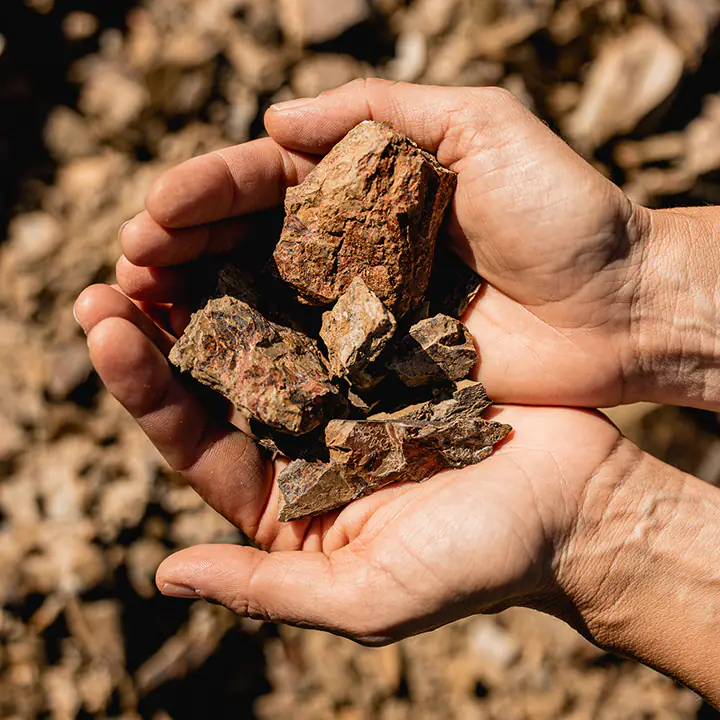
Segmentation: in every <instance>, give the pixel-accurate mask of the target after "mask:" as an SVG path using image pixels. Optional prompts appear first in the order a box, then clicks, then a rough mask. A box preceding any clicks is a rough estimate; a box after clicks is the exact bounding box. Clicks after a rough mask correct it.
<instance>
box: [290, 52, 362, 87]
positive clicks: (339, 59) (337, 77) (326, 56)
mask: <svg viewBox="0 0 720 720" xmlns="http://www.w3.org/2000/svg"><path fill="white" fill-rule="evenodd" d="M368 73H369V68H367V67H366V66H364V65H363V64H361V63H360V62H358V61H357V60H356V59H355V58H354V57H352V56H351V55H335V54H333V53H319V54H317V55H311V56H310V57H308V58H306V59H304V60H302V61H301V62H300V63H299V64H298V65H297V66H296V67H295V68H294V69H293V73H292V79H291V82H290V85H291V87H292V89H293V93H294V94H295V96H296V97H317V96H318V95H319V94H320V93H321V92H325V91H326V90H332V89H333V88H337V87H340V86H341V85H344V84H345V83H348V82H350V81H351V80H355V79H356V78H359V77H365V76H366V75H368Z"/></svg>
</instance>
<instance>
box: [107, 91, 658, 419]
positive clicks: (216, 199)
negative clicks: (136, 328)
mask: <svg viewBox="0 0 720 720" xmlns="http://www.w3.org/2000/svg"><path fill="white" fill-rule="evenodd" d="M296 102H297V101H296ZM366 119H375V120H380V121H387V122H390V123H392V124H393V125H395V126H396V127H397V128H398V129H399V130H400V131H401V132H403V133H405V134H407V135H408V136H410V137H411V138H412V139H414V140H415V141H417V142H418V143H419V144H420V145H421V146H423V147H425V148H427V149H428V150H430V151H432V152H434V153H437V155H438V157H439V159H440V161H441V162H442V163H443V164H444V165H446V166H448V167H451V168H453V169H454V170H456V171H457V172H458V174H459V185H458V190H457V194H456V198H455V202H454V205H453V208H452V213H451V219H450V223H449V228H448V230H449V232H448V238H447V240H448V241H449V242H450V243H451V244H452V245H453V247H454V248H455V249H456V250H457V252H458V253H459V254H460V255H461V256H462V257H463V258H464V259H465V260H466V261H467V262H468V263H470V264H471V265H472V266H473V267H475V268H476V269H477V270H478V272H479V273H480V274H481V275H483V277H485V278H486V279H487V280H488V282H489V284H490V286H489V287H487V289H486V290H485V292H484V293H483V294H482V296H481V297H480V298H479V299H478V300H477V302H476V303H475V304H474V305H473V307H472V309H471V310H470V312H469V313H468V315H467V318H466V321H467V324H468V325H469V327H470V329H471V331H472V332H473V334H474V335H475V337H476V338H477V340H478V343H479V347H480V351H481V356H482V362H481V365H480V371H479V376H480V380H481V381H482V382H484V383H485V384H486V386H487V387H488V388H489V390H490V392H491V393H492V394H493V396H494V397H495V398H496V399H497V400H498V401H503V402H521V403H536V404H553V405H573V406H576V405H579V406H591V407H597V406H610V405H614V404H618V403H621V402H624V401H627V400H633V399H635V398H634V397H633V393H632V388H630V389H628V383H629V381H628V376H629V375H631V373H632V372H633V370H634V369H635V355H636V340H637V338H636V336H635V330H636V328H635V323H636V320H637V317H636V315H637V313H638V312H639V309H638V304H637V302H636V299H637V298H639V297H642V287H641V286H642V281H643V278H642V275H641V273H639V272H638V266H639V264H640V258H641V256H642V254H643V252H644V247H645V244H644V238H645V234H644V233H645V228H646V225H647V224H648V218H647V211H645V210H643V209H642V208H638V207H636V206H633V205H632V204H631V203H630V201H629V200H628V199H627V198H626V197H625V195H624V194H623V193H622V192H621V191H620V190H619V189H618V188H617V187H616V186H614V185H613V184H612V183H610V182H609V181H607V180H606V179H605V178H603V177H602V176H601V175H600V174H599V173H598V172H597V171H595V170H594V169H593V168H592V167H590V166H589V165H588V164H587V163H585V162H584V161H583V160H582V159H581V158H580V157H579V156H578V155H576V154H575V153H574V152H573V151H572V150H571V149H570V148H569V147H568V146H567V145H565V143H563V142H562V141H561V140H560V139H559V138H558V137H557V136H556V135H554V134H553V133H552V132H551V131H550V130H549V129H548V128H547V127H546V126H545V125H543V123H542V122H540V121H539V120H538V119H537V118H536V117H534V116H533V115H532V114H531V113H529V112H528V111H527V110H525V109H524V108H523V106H522V105H521V104H520V103H519V101H517V100H516V99H515V98H513V97H512V96H511V95H509V94H508V93H506V92H504V91H502V90H498V89H488V88H480V89H456V88H452V89H441V88H427V87H419V86H411V85H397V84H390V83H386V82H381V81H366V82H360V81H359V82H355V83H351V84H350V85H348V86H345V87H343V88H340V89H339V90H337V91H334V92H331V93H325V94H323V95H321V96H320V97H319V98H318V99H316V100H308V101H305V104H303V103H302V101H300V104H299V105H298V104H292V103H291V104H290V106H285V107H283V106H280V107H278V108H271V110H270V111H269V112H268V114H267V118H266V125H267V129H268V131H269V132H270V135H271V136H272V138H273V139H272V140H271V139H265V140H260V141H257V142H254V143H249V144H246V145H241V146H238V147H234V148H228V149H226V150H222V151H220V152H218V153H213V154H210V155H207V156H205V157H201V158H196V159H193V160H191V161H189V162H187V163H185V164H183V165H181V166H179V167H177V168H175V169H174V170H171V171H170V172H169V173H167V174H165V175H164V176H163V177H161V178H160V179H159V180H158V181H157V182H156V184H155V185H154V187H153V188H152V190H151V191H150V194H149V196H148V199H147V211H146V212H143V213H141V214H140V215H139V216H137V217H136V218H135V219H134V220H132V221H131V222H130V223H129V224H128V225H127V226H126V227H125V228H124V230H123V232H122V238H121V239H122V244H123V248H124V251H125V258H124V259H123V260H122V261H121V262H120V264H119V266H118V282H119V284H120V286H121V287H122V288H123V290H124V291H125V292H126V293H127V294H128V295H129V296H131V297H133V298H136V299H144V300H147V299H150V300H154V301H170V302H183V300H184V297H185V295H184V293H185V292H186V290H185V289H186V288H187V287H188V286H189V285H190V283H188V278H189V277H191V276H192V274H193V272H194V270H193V266H192V263H193V262H194V261H195V260H196V259H197V258H199V257H202V256H203V255H204V254H206V253H215V252H219V251H223V250H227V249H228V248H230V247H232V246H237V245H238V244H242V242H243V241H244V239H245V238H246V237H248V236H252V230H251V223H252V219H251V217H248V215H249V214H251V213H254V212H256V211H261V210H264V209H267V208H269V207H272V206H275V205H277V204H279V203H281V202H282V199H283V196H284V191H285V189H286V188H287V187H288V186H289V185H293V184H296V183H297V182H299V181H301V180H302V179H303V178H304V177H305V175H306V174H307V173H308V172H309V171H310V170H311V169H312V167H313V166H314V165H315V164H316V163H317V162H318V160H319V159H320V157H321V156H322V155H323V154H324V153H326V152H327V151H328V150H329V149H330V148H331V147H332V146H333V144H335V143H336V142H337V141H339V140H340V139H341V138H342V137H343V136H344V135H345V134H346V133H347V132H348V131H349V130H350V129H351V128H352V127H354V126H355V125H356V124H357V123H359V122H361V121H362V120H366ZM274 141H277V142H274Z"/></svg>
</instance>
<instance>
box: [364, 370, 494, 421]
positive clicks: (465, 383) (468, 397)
mask: <svg viewBox="0 0 720 720" xmlns="http://www.w3.org/2000/svg"><path fill="white" fill-rule="evenodd" d="M447 395H448V392H447V390H445V389H442V390H440V391H439V392H438V393H437V397H436V398H435V400H432V401H429V402H423V403H419V404H416V405H409V406H408V407H404V408H402V409H400V410H397V411H395V412H392V413H378V414H377V415H374V416H373V418H372V419H373V420H377V421H380V420H391V421H395V420H402V421H411V420H431V421H434V422H449V421H451V420H452V419H453V418H455V417H458V416H460V415H464V416H467V417H472V418H476V419H477V418H482V416H483V413H484V412H485V410H487V409H488V408H489V407H490V406H491V405H492V400H490V398H489V397H488V396H487V392H486V391H485V387H484V386H483V385H482V383H479V382H474V381H473V380H462V381H461V382H459V383H458V384H457V385H456V386H455V388H453V390H452V393H451V394H450V397H447Z"/></svg>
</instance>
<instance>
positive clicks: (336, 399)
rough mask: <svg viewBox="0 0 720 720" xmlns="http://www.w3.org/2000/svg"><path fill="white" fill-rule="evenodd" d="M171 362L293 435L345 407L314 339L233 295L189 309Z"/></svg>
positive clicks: (252, 414)
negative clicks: (196, 309) (192, 311)
mask: <svg viewBox="0 0 720 720" xmlns="http://www.w3.org/2000/svg"><path fill="white" fill-rule="evenodd" d="M170 362H172V363H173V364H174V365H176V366H177V367H179V368H180V369H181V370H182V371H184V372H190V373H191V374H192V376H193V377H194V378H195V379H196V380H198V381H199V382H201V383H203V384H205V385H209V386H210V387H212V388H213V389H214V390H216V391H217V392H219V393H220V394H222V395H223V396H225V397H226V398H227V399H228V400H230V402H231V403H232V404H233V405H234V406H235V407H236V408H237V409H238V410H240V411H242V412H244V413H245V414H247V415H249V416H250V417H251V418H254V419H256V420H259V421H260V422H262V423H264V424H265V425H269V426H270V427H272V428H275V429H276V430H281V431H283V432H287V433H291V434H293V435H300V434H303V433H307V432H310V431H311V430H313V429H315V428H316V427H318V426H319V425H321V424H322V423H324V422H327V421H328V420H329V419H330V418H333V417H338V416H344V414H345V413H346V411H347V403H346V401H345V399H344V398H343V397H342V395H341V394H340V392H339V391H338V389H337V388H336V387H335V386H334V385H333V384H332V383H331V382H330V379H329V377H328V372H327V369H326V365H325V362H324V360H323V358H322V356H321V354H320V351H319V350H318V348H317V345H316V343H315V341H314V340H312V339H311V338H309V337H307V336H306V335H303V334H302V333H299V332H297V331H295V330H291V329H290V328H286V327H282V326H281V325H276V324H275V323H271V322H269V321H268V320H266V319H265V318H264V317H263V316H262V315H261V314H260V313H259V312H257V311H256V310H253V309H252V308H251V307H250V306H249V305H247V304H246V303H244V302H241V301H239V300H236V299H235V298H230V297H225V298H217V299H213V300H211V301H210V302H209V303H208V304H207V306H206V307H205V308H204V309H203V310H201V311H199V312H197V313H195V314H194V315H193V318H192V321H191V322H190V325H189V326H188V328H187V329H186V331H185V334H184V335H183V336H182V338H181V339H180V340H179V341H178V343H177V344H176V345H175V347H174V348H173V350H172V352H171V353H170Z"/></svg>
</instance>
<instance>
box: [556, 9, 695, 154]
mask: <svg viewBox="0 0 720 720" xmlns="http://www.w3.org/2000/svg"><path fill="white" fill-rule="evenodd" d="M683 66H684V60H683V54H682V52H681V51H680V49H679V48H678V46H677V45H675V43H673V42H672V41H671V40H670V39H669V38H668V36H667V35H666V34H665V33H664V32H663V31H662V30H661V29H660V28H658V27H657V26H656V25H654V24H653V23H650V22H641V23H638V24H637V25H635V27H633V28H632V29H631V30H629V31H628V32H627V33H626V34H624V35H623V36H621V37H618V38H617V39H615V40H613V41H611V42H607V43H605V44H604V45H603V46H602V49H601V50H600V54H599V55H598V58H597V60H596V61H595V62H594V63H593V64H592V65H591V66H590V70H589V72H588V76H587V80H586V82H585V83H584V85H583V92H582V96H581V98H580V103H579V105H578V107H577V108H576V109H575V111H574V112H573V113H572V114H571V115H570V116H569V117H568V118H567V121H566V123H565V131H566V133H567V135H568V136H569V138H570V139H571V140H572V141H573V142H574V143H575V145H576V147H578V148H579V149H580V150H581V151H583V152H585V153H590V152H591V151H593V150H594V149H595V148H597V147H598V146H600V145H602V144H603V143H604V142H606V141H607V140H609V139H610V138H612V137H613V136H615V135H620V134H625V133H629V132H630V131H632V130H633V129H634V128H635V127H636V126H637V124H638V123H639V122H640V121H641V120H642V119H643V118H644V117H645V116H646V115H647V114H648V113H649V112H650V111H651V110H654V109H655V108H656V107H658V105H660V104H661V103H662V102H663V101H665V100H666V99H667V98H668V96H669V95H670V94H671V93H672V92H673V90H674V89H675V88H676V86H677V83H678V81H679V80H680V78H681V77H682V74H683Z"/></svg>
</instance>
